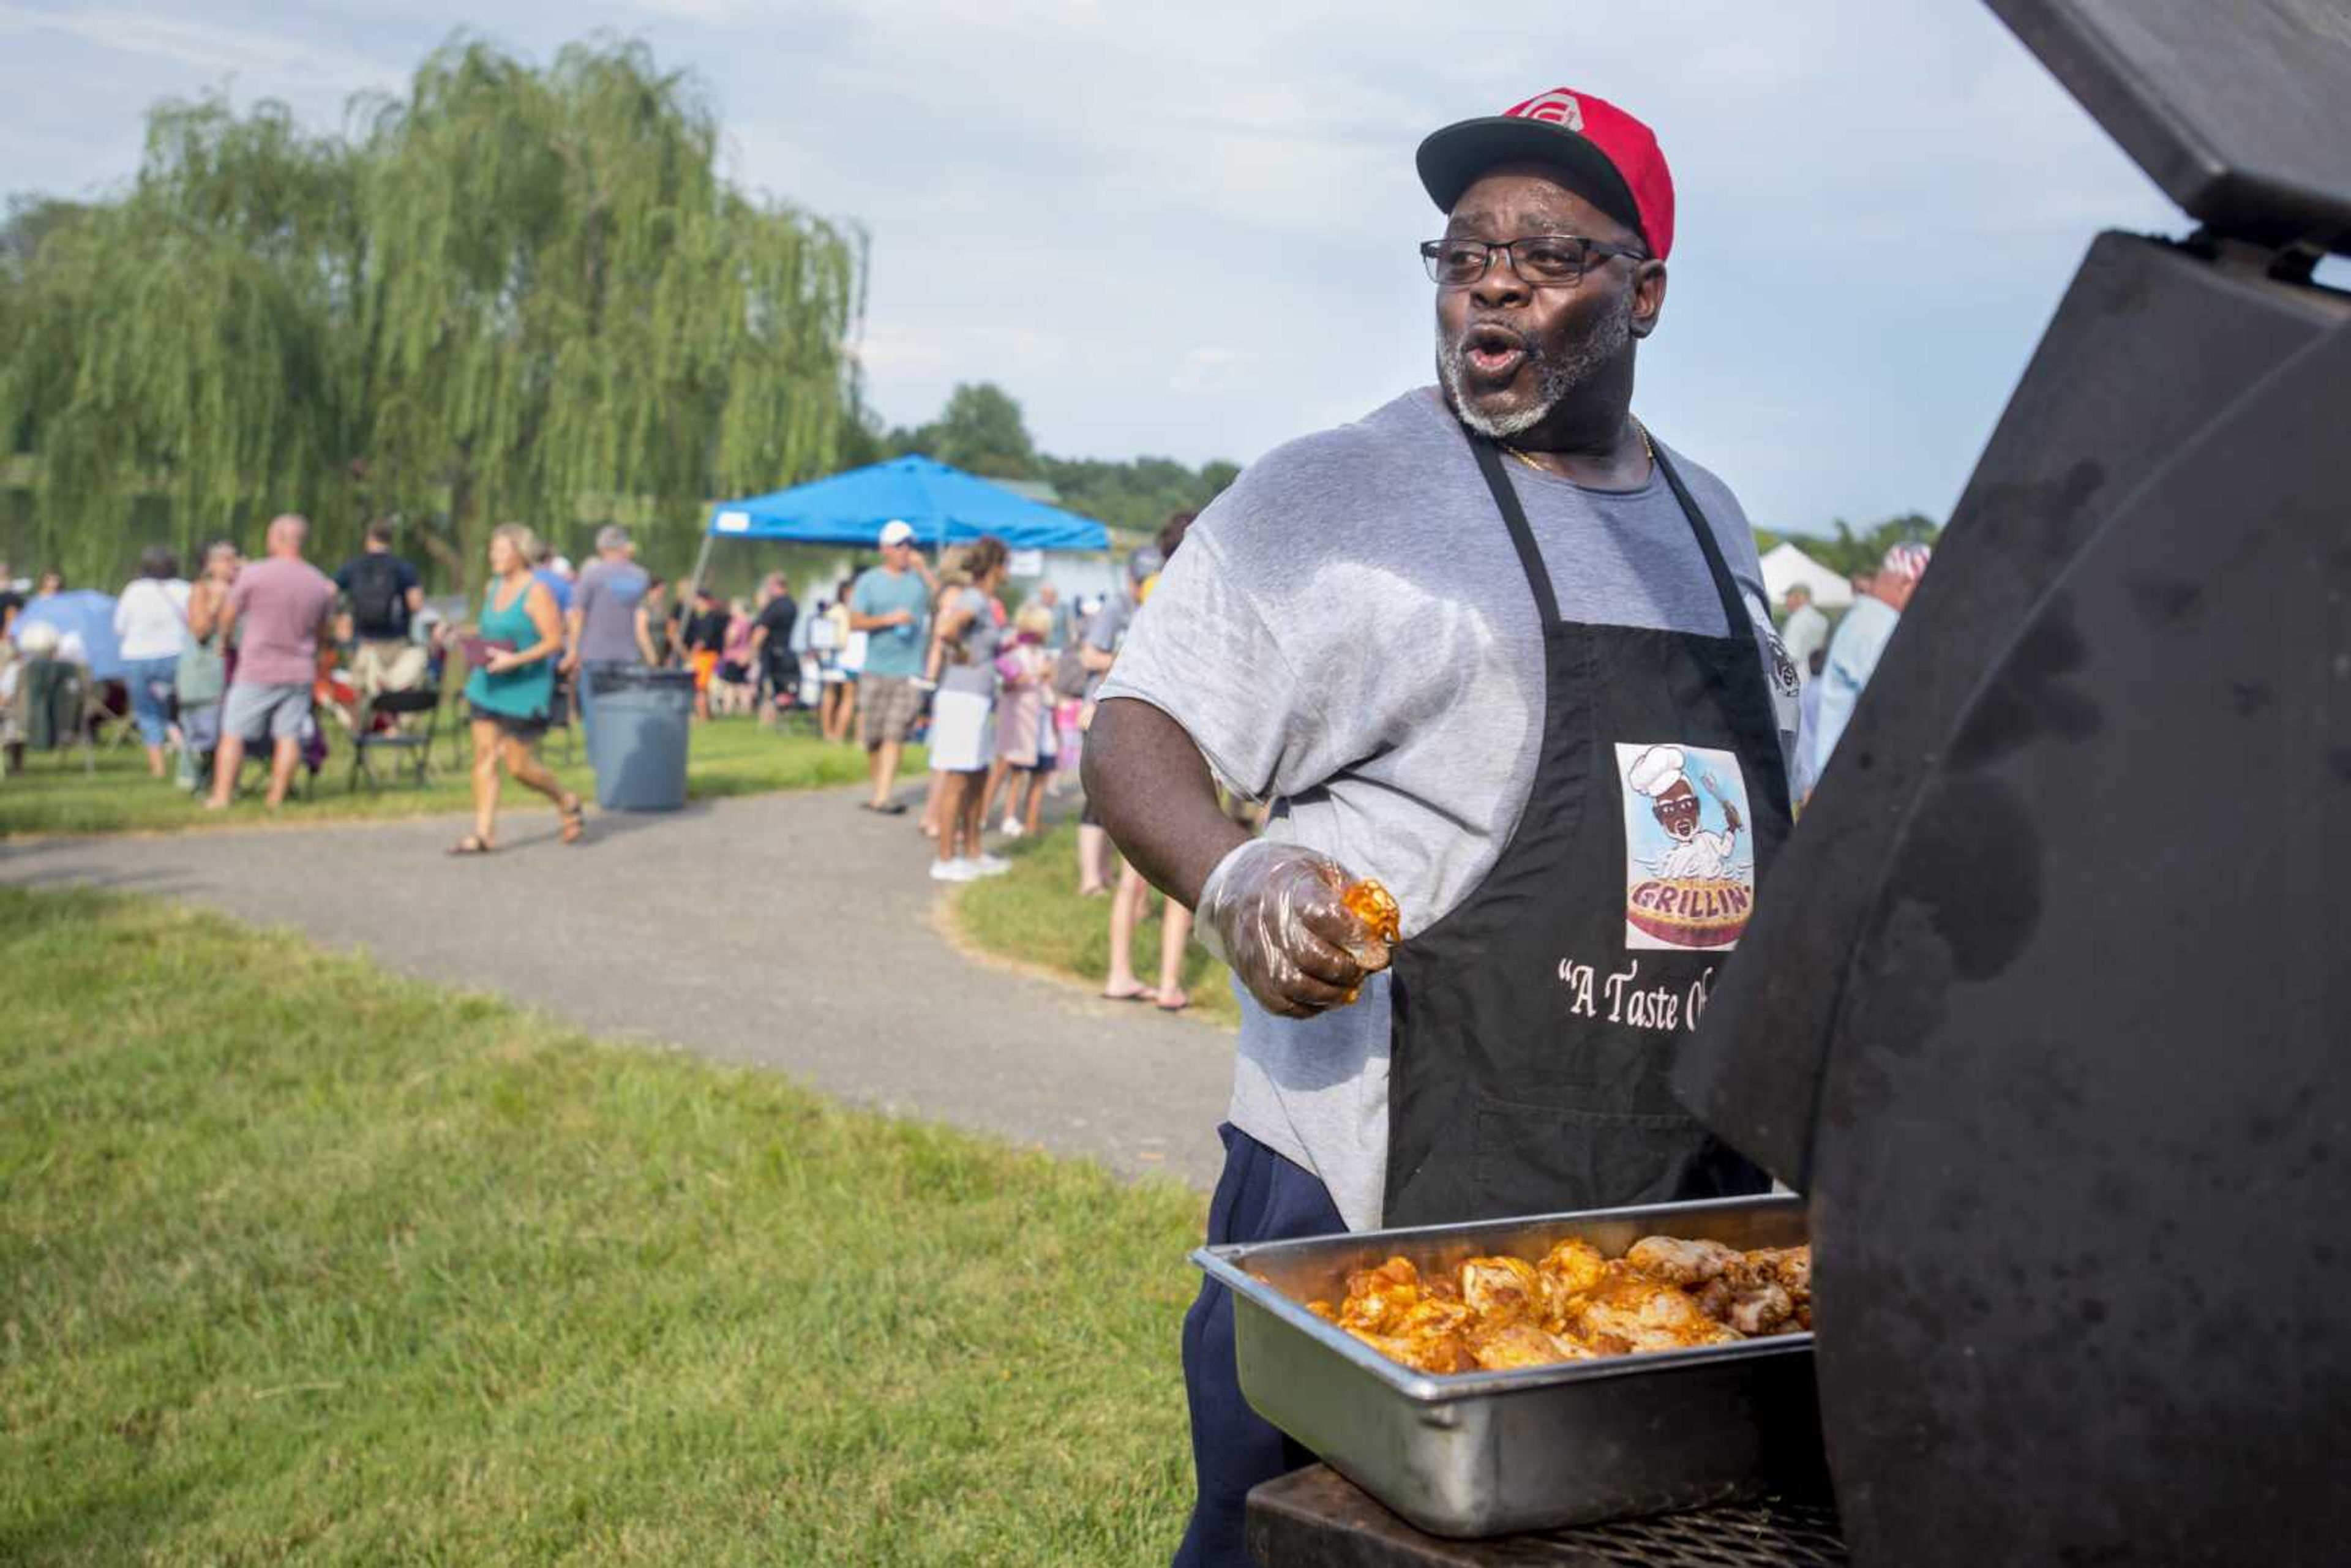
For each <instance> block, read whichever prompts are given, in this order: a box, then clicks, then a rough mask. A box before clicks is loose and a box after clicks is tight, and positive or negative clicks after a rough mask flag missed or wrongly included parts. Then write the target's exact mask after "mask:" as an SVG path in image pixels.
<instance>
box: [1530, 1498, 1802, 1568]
mask: <svg viewBox="0 0 2351 1568" xmlns="http://www.w3.org/2000/svg"><path fill="white" fill-rule="evenodd" d="M1535 1539H1537V1540H1542V1539H1544V1538H1543V1537H1540V1536H1538V1537H1536V1538H1535ZM1550 1539H1552V1540H1555V1541H1557V1542H1559V1544H1560V1545H1562V1546H1563V1547H1567V1546H1572V1547H1573V1550H1574V1551H1575V1552H1577V1553H1578V1554H1579V1555H1578V1558H1577V1560H1578V1561H1582V1562H1590V1563H1624V1564H1625V1565H1626V1568H1844V1563H1845V1562H1846V1561H1847V1559H1846V1557H1845V1550H1844V1536H1843V1534H1842V1533H1841V1531H1840V1530H1839V1526H1838V1522H1837V1512H1836V1509H1835V1508H1834V1506H1833V1505H1831V1504H1827V1503H1814V1502H1797V1501H1792V1500H1788V1499H1785V1498H1766V1499H1765V1500H1762V1501H1761V1502H1753V1503H1729V1504H1725V1505H1723V1506H1721V1507H1718V1508H1708V1509H1700V1510H1698V1511H1695V1512H1691V1513H1665V1514H1658V1515H1657V1516H1656V1517H1655V1518H1652V1519H1625V1520H1618V1521H1614V1522H1613V1523H1609V1524H1587V1525H1584V1526H1583V1528H1581V1529H1578V1530H1572V1531H1561V1532H1560V1533H1559V1534H1558V1535H1556V1536H1554V1537H1551V1538H1550Z"/></svg>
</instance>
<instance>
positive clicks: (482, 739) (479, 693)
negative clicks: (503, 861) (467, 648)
mask: <svg viewBox="0 0 2351 1568" xmlns="http://www.w3.org/2000/svg"><path fill="white" fill-rule="evenodd" d="M537 549H538V536H536V535H535V534H533V533H532V532H531V531H530V530H529V529H528V528H525V527H523V526H522V525H521V524H520V523H502V524H500V525H499V526H498V527H497V528H495V529H493V530H491V533H490V587H489V591H488V593H487V594H486V595H485V596H484V597H483V600H482V615H481V620H480V621H479V622H477V623H476V630H477V632H478V633H479V635H480V637H481V639H482V641H483V642H484V643H489V644H492V648H491V651H490V652H489V653H488V656H487V657H486V658H485V659H484V660H482V662H481V663H479V664H475V668H474V673H473V674H471V675H470V676H468V677H467V678H466V681H465V703H466V706H468V707H469V708H470V709H471V710H472V714H473V726H474V831H472V832H470V833H467V834H466V835H465V837H464V838H462V839H460V840H458V841H457V843H456V845H455V847H454V848H452V849H451V850H450V853H451V854H453V855H482V854H487V853H489V852H491V851H492V850H494V849H496V848H497V841H496V838H495V836H494V831H495V828H496V822H497V815H498V768H499V765H500V764H501V763H503V764H504V765H505V767H506V770H507V773H508V774H509V775H511V776H512V777H513V779H514V780H515V782H516V783H517V784H521V785H524V786H526V787H527V788H529V789H536V790H538V792H539V793H540V794H542V795H544V796H546V797H547V798H548V799H549V800H552V801H554V802H555V809H556V810H557V811H559V813H561V817H562V822H563V841H564V842H565V843H567V844H576V843H578V842H579V841H580V835H581V833H582V831H584V827H585V824H584V822H583V821H582V819H581V816H580V797H579V796H577V795H574V794H571V793H569V792H568V791H567V790H566V789H564V788H563V786H562V785H560V784H559V783H557V782H556V781H555V775H554V774H552V773H550V772H549V771H548V768H547V764H546V763H544V762H541V761H540V760H539V759H538V741H539V737H541V736H543V735H545V734H546V733H547V721H548V713H549V708H550V707H551V706H552V705H553V703H554V699H555V661H556V659H557V657H558V656H559V655H560V654H561V653H562V652H563V618H562V615H561V612H559V611H558V610H557V609H556V607H555V596H554V595H553V594H551V593H549V591H547V588H546V586H545V585H544V584H542V583H540V582H538V581H536V580H533V579H532V577H531V574H530V563H531V559H532V557H533V556H534V555H535V554H536V553H537Z"/></svg>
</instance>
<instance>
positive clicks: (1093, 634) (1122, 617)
mask: <svg viewBox="0 0 2351 1568" xmlns="http://www.w3.org/2000/svg"><path fill="white" fill-rule="evenodd" d="M1134 610H1135V604H1134V601H1133V600H1132V599H1129V598H1128V597H1127V596H1126V589H1125V587H1124V585H1123V584H1122V585H1121V587H1120V589H1119V591H1118V592H1116V593H1113V594H1112V595H1111V596H1110V597H1109V598H1108V599H1107V600H1104V601H1102V608H1101V609H1100V610H1097V611H1095V612H1094V618H1093V619H1092V620H1091V621H1089V622H1086V631H1085V642H1086V646H1087V647H1089V648H1092V649H1094V650H1096V651H1097V652H1100V653H1117V652H1118V649H1119V644H1120V643H1123V642H1125V641H1126V629H1127V627H1128V626H1129V625H1130V624H1132V623H1133V622H1134ZM1107 678H1108V672H1107V671H1102V670H1096V671H1092V672H1091V673H1090V674H1088V675H1087V676H1086V700H1087V701H1088V702H1092V700H1093V699H1094V698H1095V697H1098V696H1100V695H1102V682H1103V681H1104V680H1105V679H1107Z"/></svg>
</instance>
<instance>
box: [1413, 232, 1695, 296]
mask: <svg viewBox="0 0 2351 1568" xmlns="http://www.w3.org/2000/svg"><path fill="white" fill-rule="evenodd" d="M1498 255H1499V256H1507V257H1509V258H1510V270H1511V271H1512V272H1515V273H1517V274H1518V275H1519V278H1520V281H1521V282H1524V283H1530V284H1532V285H1534V286H1535V287H1538V288H1573V287H1575V286H1576V285H1577V284H1579V283H1581V282H1583V274H1584V271H1585V269H1586V268H1588V267H1591V265H1592V262H1593V257H1595V256H1597V257H1599V258H1600V259H1602V260H1605V259H1607V258H1608V257H1609V256H1631V257H1633V258H1634V259H1635V261H1646V260H1647V259H1648V253H1647V252H1646V251H1643V250H1641V249H1639V248H1638V247H1636V246H1628V245H1603V244H1601V243H1600V242H1599V241H1598V240H1596V239H1585V238H1584V237H1583V235H1527V236H1526V237H1525V238H1523V239H1506V240H1482V239H1432V240H1426V241H1423V242H1422V244H1421V247H1420V258H1421V260H1422V261H1424V262H1426V263H1427V264H1428V277H1429V280H1430V281H1431V282H1434V283H1439V284H1442V285H1444V286H1445V287H1447V288H1467V287H1469V285H1471V284H1473V283H1476V282H1477V281H1479V279H1480V278H1482V277H1485V276H1486V273H1487V270H1488V269H1489V268H1490V267H1492V266H1493V265H1494V257H1495V256H1498Z"/></svg>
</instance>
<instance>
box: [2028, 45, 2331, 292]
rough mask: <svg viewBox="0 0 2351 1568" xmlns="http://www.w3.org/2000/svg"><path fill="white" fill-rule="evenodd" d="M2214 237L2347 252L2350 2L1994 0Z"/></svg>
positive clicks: (2054, 69) (2069, 85) (2089, 107)
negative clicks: (2298, 243)
mask: <svg viewBox="0 0 2351 1568" xmlns="http://www.w3.org/2000/svg"><path fill="white" fill-rule="evenodd" d="M1990 4H1991V8H1992V10H1993V11H1995V12H1997V13H1998V14H1999V16H2000V17H2001V20H2003V21H2005V22H2006V23H2007V24H2008V25H2009V26H2010V27H2011V28H2013V29H2014V30H2015V32H2016V35H2017V37H2020V38H2022V40H2023V41H2024V44H2025V47H2028V48H2030V49H2031V50H2032V52H2033V53H2034V54H2035V55H2037V56H2039V57H2040V58H2041V61H2042V63H2043V65H2046V66H2047V67H2048V68H2049V69H2050V70H2051V71H2052V72H2053V74H2054V75H2055V76H2056V78H2057V79H2058V80H2059V81H2060V82H2062V83H2063V84H2064V87H2065V89H2066V90H2067V91H2068V92H2070V93H2072V94H2073V95H2074V97H2075V98H2076V99H2080V100H2081V102H2082V106H2083V107H2084V108H2085V109H2087V110H2089V111H2090V113H2091V114H2092V115H2093V116H2094V117H2095V118H2096V120H2097V121H2098V123H2099V124H2100V125H2103V126H2104V127H2105V129H2106V132H2107V134H2108V135H2110V136H2112V137H2113V138H2114V139H2115V140H2116V141H2118V142H2120V143H2121V144H2122V147H2123V151H2125V152H2127V153H2129V154H2130V155H2131V157H2132V158H2133V159H2134V160H2136V161H2137V163H2138V165H2139V167H2140V168H2142V169H2144V170H2146V171H2147V173H2148V175H2149V176H2151V177H2152V178H2153V179H2154V181H2155V182H2156V183H2157V184H2158V185H2160V186H2162V187H2163V189H2164V191H2165V193H2167V194H2168V195H2169V196H2170V197H2171V199H2172V200H2173V201H2175V202H2177V203H2179V205H2180V206H2181V207H2182V208H2184V209H2185V210H2186V211H2187V212H2188V213H2189V214H2190V215H2191V216H2193V217H2195V218H2196V219H2197V220H2198V221H2199V222H2200V223H2202V224H2204V225H2206V226H2207V227H2209V228H2210V229H2212V230H2213V231H2214V232H2215V233H2218V234H2222V235H2230V236H2231V237H2235V238H2243V239H2252V240H2257V241H2261V242H2262V243H2265V244H2269V245H2286V244H2291V243H2294V242H2296V241H2307V242H2310V243H2312V244H2315V245H2317V246H2321V247H2322V248H2325V249H2329V250H2346V249H2351V5H2346V0H1990Z"/></svg>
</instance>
